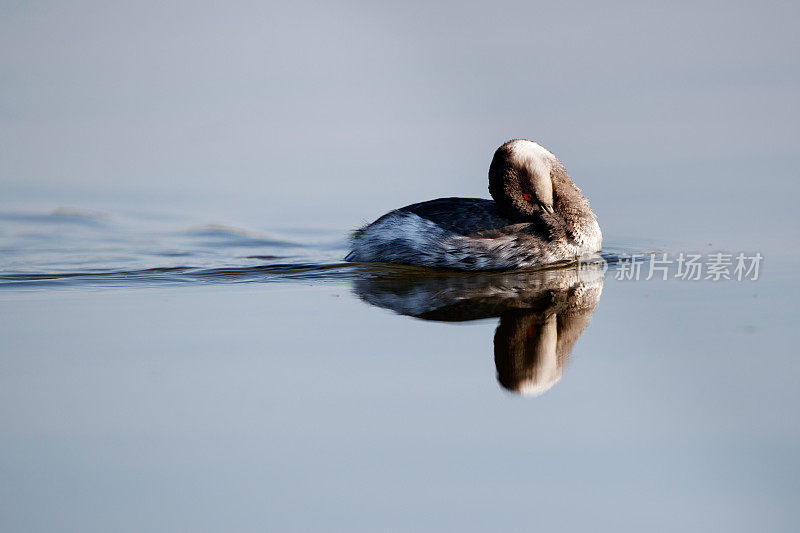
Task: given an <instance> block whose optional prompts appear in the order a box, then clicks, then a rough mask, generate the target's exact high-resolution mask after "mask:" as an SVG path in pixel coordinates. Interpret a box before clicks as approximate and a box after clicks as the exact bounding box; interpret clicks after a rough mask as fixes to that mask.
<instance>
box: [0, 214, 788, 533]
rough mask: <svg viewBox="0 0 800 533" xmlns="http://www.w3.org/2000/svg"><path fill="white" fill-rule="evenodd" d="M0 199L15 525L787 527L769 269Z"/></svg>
mask: <svg viewBox="0 0 800 533" xmlns="http://www.w3.org/2000/svg"><path fill="white" fill-rule="evenodd" d="M165 219H166V220H165ZM2 221H3V224H2V227H3V240H2V247H3V250H4V254H3V264H2V271H3V274H2V277H0V283H1V285H0V291H2V292H0V313H1V315H0V317H1V319H2V320H0V332H1V333H2V335H0V354H2V359H0V363H1V364H2V372H0V380H2V384H1V386H0V395H2V401H0V406H2V407H0V419H2V422H3V423H2V430H0V436H1V437H2V449H3V453H2V455H1V456H0V465H1V468H2V472H3V483H2V501H3V504H2V505H3V509H4V516H5V520H6V521H7V522H8V523H13V524H15V526H16V527H15V529H31V530H40V531H46V530H74V531H85V530H130V531H134V530H142V529H151V530H152V529H155V530H168V529H197V530H222V529H242V530H251V529H260V530H263V529H267V530H301V531H302V530H314V529H338V530H364V531H367V530H376V529H378V530H397V531H405V530H409V529H416V528H421V529H430V530H437V529H448V530H449V529H452V528H458V529H462V530H474V531H479V530H487V529H496V528H499V527H509V528H511V527H520V526H523V527H526V526H536V527H545V528H553V529H556V528H559V529H575V530H581V529H585V528H586V527H589V526H591V524H594V523H597V522H602V523H604V524H608V527H609V528H617V527H620V528H623V529H626V528H630V529H631V530H633V529H662V530H665V531H667V530H675V529H678V528H686V529H697V530H700V529H702V530H728V531H732V530H742V531H746V530H752V529H754V528H756V527H760V528H765V527H766V528H767V530H775V531H780V530H790V529H791V528H792V527H793V524H796V523H797V519H798V507H797V505H796V503H797V497H798V494H799V493H798V489H800V482H798V479H800V463H798V461H797V459H796V453H797V447H798V444H799V442H798V441H800V424H799V423H798V417H797V416H796V414H795V412H794V411H795V405H797V402H798V400H800V383H799V382H798V381H799V380H798V364H797V360H796V352H795V351H794V350H792V349H791V346H792V341H791V340H790V339H793V337H794V332H795V327H796V323H795V320H796V317H795V316H794V315H792V313H787V312H786V309H789V308H790V307H791V305H792V301H793V297H792V295H791V294H789V293H787V291H786V290H785V285H784V284H783V283H780V282H778V281H775V280H770V279H768V278H762V279H760V280H758V281H750V282H737V281H727V282H725V281H723V282H711V281H708V282H702V281H701V282H689V281H681V280H671V281H666V282H664V281H650V282H646V281H639V282H636V281H621V280H617V279H616V278H617V277H618V272H619V268H620V267H619V264H614V263H612V264H611V265H610V268H609V270H608V271H607V272H606V274H605V276H603V273H602V270H600V269H599V268H597V267H592V266H589V267H585V268H582V269H581V270H578V269H577V268H575V267H567V268H560V269H549V270H544V271H527V272H517V273H495V274H489V273H485V274H457V273H448V272H441V271H440V272H436V271H426V270H425V269H416V268H411V267H400V268H398V267H389V266H380V265H374V266H355V265H348V264H346V263H342V262H341V260H340V257H341V255H342V254H343V253H344V249H343V248H342V245H343V243H342V237H343V236H342V235H341V234H337V233H335V232H334V233H333V234H330V233H325V232H319V231H283V232H273V233H268V234H267V233H259V232H255V231H246V230H244V229H240V228H233V227H225V226H221V225H208V224H207V225H199V226H193V225H191V224H188V223H185V222H182V221H181V220H176V219H174V218H173V219H169V217H161V218H158V217H153V216H149V217H148V220H147V221H145V220H143V219H142V218H139V219H137V218H135V217H117V216H113V215H108V214H101V213H93V212H81V211H77V210H74V209H71V210H66V209H57V210H54V211H52V212H49V213H25V212H16V213H4V214H2ZM609 248H610V249H612V250H613V249H614V248H613V247H609ZM622 251H623V250H622V249H617V252H616V254H615V253H608V254H606V256H607V257H608V258H610V259H612V260H613V259H614V257H615V255H618V254H619V253H622Z"/></svg>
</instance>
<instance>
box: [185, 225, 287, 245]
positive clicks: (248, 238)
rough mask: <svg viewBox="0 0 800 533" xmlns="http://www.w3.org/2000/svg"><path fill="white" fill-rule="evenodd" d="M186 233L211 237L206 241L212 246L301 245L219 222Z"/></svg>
mask: <svg viewBox="0 0 800 533" xmlns="http://www.w3.org/2000/svg"><path fill="white" fill-rule="evenodd" d="M184 235H185V236H187V237H195V238H202V239H211V240H210V241H206V243H205V244H207V245H210V246H231V247H235V246H243V247H248V246H278V247H292V246H301V245H300V244H298V243H295V242H291V241H288V240H285V239H280V238H277V237H272V236H268V235H261V234H258V233H255V232H252V231H248V230H245V229H241V228H236V227H232V226H224V225H219V224H209V225H205V226H201V227H199V228H194V229H190V230H188V231H186V232H184Z"/></svg>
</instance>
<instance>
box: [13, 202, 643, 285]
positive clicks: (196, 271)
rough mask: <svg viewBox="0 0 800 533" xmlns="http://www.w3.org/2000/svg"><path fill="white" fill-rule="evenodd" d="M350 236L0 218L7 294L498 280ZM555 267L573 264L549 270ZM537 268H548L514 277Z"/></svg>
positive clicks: (82, 217) (88, 216)
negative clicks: (354, 253) (428, 264)
mask: <svg viewBox="0 0 800 533" xmlns="http://www.w3.org/2000/svg"><path fill="white" fill-rule="evenodd" d="M165 220H167V221H170V222H168V223H165ZM284 235H291V238H286V237H284ZM345 236H346V231H345V230H341V231H339V230H336V231H335V230H332V229H320V230H308V229H287V230H284V231H282V232H280V233H261V232H257V231H251V230H247V229H242V228H239V227H236V226H230V225H223V224H201V225H192V224H181V223H180V221H178V222H177V223H176V222H174V220H172V219H170V218H169V217H161V218H158V217H157V218H156V219H155V220H153V221H151V223H149V224H148V223H147V220H144V222H143V219H142V217H141V216H139V217H135V218H126V217H121V216H114V217H112V216H110V215H107V214H105V213H101V212H96V211H89V210H80V209H71V208H59V209H56V210H53V211H47V212H44V213H37V212H14V213H3V212H0V250H2V251H3V253H2V254H1V255H0V289H15V288H16V289H36V288H49V287H85V286H114V287H119V286H129V285H131V286H133V285H142V284H145V285H146V284H191V283H249V282H280V281H285V282H291V281H315V282H344V281H348V280H352V279H369V278H371V277H375V276H380V277H381V278H382V279H401V280H402V279H407V278H409V277H411V278H429V279H432V280H435V279H442V280H443V279H452V278H453V277H454V276H455V277H461V278H462V279H464V280H469V279H471V278H470V277H475V276H492V275H495V274H493V273H486V272H484V273H465V272H452V271H442V270H434V269H428V268H422V267H414V266H398V265H383V264H354V263H346V262H343V261H342V258H343V257H344V256H345V254H346V253H347V242H346V238H345ZM256 250H257V252H256V253H254V251H256ZM625 253H628V252H626V250H622V249H616V248H609V249H608V251H606V252H604V253H603V257H604V259H605V260H606V261H607V262H608V263H609V264H611V265H612V268H613V264H614V263H616V262H617V261H618V260H619V258H620V256H621V255H622V254H625ZM553 268H574V264H572V265H570V264H566V265H548V266H547V267H545V268H544V270H547V269H553ZM535 270H543V269H530V270H527V271H518V273H515V274H512V275H517V274H519V275H523V274H524V273H525V272H531V271H535ZM498 275H499V274H498ZM503 275H509V274H508V273H505V274H503Z"/></svg>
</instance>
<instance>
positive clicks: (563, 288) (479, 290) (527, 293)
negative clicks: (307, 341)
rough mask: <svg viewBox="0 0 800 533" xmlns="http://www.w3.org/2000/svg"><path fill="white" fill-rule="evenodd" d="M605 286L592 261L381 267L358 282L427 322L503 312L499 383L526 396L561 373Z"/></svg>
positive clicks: (376, 298) (498, 335) (372, 297)
mask: <svg viewBox="0 0 800 533" xmlns="http://www.w3.org/2000/svg"><path fill="white" fill-rule="evenodd" d="M602 290H603V271H602V269H601V268H600V266H599V265H595V264H591V263H589V264H586V263H582V264H580V265H579V266H578V267H576V266H572V267H569V268H558V269H549V270H539V271H526V272H513V273H489V272H485V273H476V274H465V273H455V272H441V271H438V272H437V271H430V270H423V269H418V268H415V267H402V268H395V267H392V268H391V269H388V268H387V269H384V268H377V269H376V270H374V271H371V272H370V273H369V274H368V275H367V276H364V277H361V278H359V279H357V280H356V281H355V282H354V291H355V293H356V294H357V295H358V296H359V297H360V298H361V299H362V300H364V301H365V302H368V303H370V304H372V305H375V306H378V307H383V308H386V309H391V310H393V311H395V312H397V313H400V314H403V315H408V316H413V317H416V318H420V319H423V320H437V321H446V322H465V321H470V320H478V319H484V318H491V317H500V323H499V324H498V326H497V329H496V330H495V333H494V361H495V366H496V367H497V381H498V382H499V383H500V385H502V386H503V387H504V388H506V389H508V390H510V391H513V392H515V393H518V394H522V395H526V396H537V395H539V394H542V393H543V392H545V391H547V390H549V389H550V388H551V387H553V385H555V384H556V383H557V382H558V381H559V380H560V379H561V376H562V374H563V372H564V369H565V367H566V365H567V362H568V358H569V355H570V353H571V352H572V347H573V346H574V344H575V342H576V341H577V340H578V337H580V335H581V333H583V330H584V329H586V326H587V325H588V324H589V320H590V319H591V317H592V313H594V310H595V308H596V307H597V304H598V302H599V301H600V294H601V292H602Z"/></svg>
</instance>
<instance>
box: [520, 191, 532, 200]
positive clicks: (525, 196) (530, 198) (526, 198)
mask: <svg viewBox="0 0 800 533" xmlns="http://www.w3.org/2000/svg"><path fill="white" fill-rule="evenodd" d="M522 197H523V198H525V200H527V201H528V202H530V201H531V200H533V196H531V195H530V194H528V193H526V192H524V193H522Z"/></svg>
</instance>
